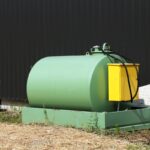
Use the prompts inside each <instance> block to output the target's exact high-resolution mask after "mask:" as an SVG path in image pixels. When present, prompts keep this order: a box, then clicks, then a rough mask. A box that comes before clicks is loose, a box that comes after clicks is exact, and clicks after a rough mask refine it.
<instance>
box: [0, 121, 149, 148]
mask: <svg viewBox="0 0 150 150" xmlns="http://www.w3.org/2000/svg"><path fill="white" fill-rule="evenodd" d="M129 135H130V134H129ZM129 135H126V136H127V137H126V138H124V137H121V135H120V136H119V137H118V136H113V135H104V134H100V135H97V134H95V133H88V132H86V131H81V130H78V129H73V128H65V127H60V126H42V125H22V124H6V123H1V124H0V149H1V150H59V149H60V150H80V149H81V150H96V149H106V150H116V149H117V150H123V149H141V148H142V149H148V148H150V147H146V148H144V147H143V145H141V147H140V146H137V144H135V143H136V142H137V143H141V142H145V144H147V145H148V144H149V143H148V142H149V135H150V131H147V132H146V134H145V133H144V136H143V137H141V136H140V135H138V134H136V137H135V136H134V135H133V136H134V138H133V136H129ZM146 136H148V137H146ZM144 138H145V139H144Z"/></svg>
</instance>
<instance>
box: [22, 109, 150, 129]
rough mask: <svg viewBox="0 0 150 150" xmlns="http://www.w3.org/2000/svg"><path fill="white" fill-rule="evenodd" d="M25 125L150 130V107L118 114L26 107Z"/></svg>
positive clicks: (24, 114)
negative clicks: (42, 124)
mask: <svg viewBox="0 0 150 150" xmlns="http://www.w3.org/2000/svg"><path fill="white" fill-rule="evenodd" d="M22 122H23V123H24V124H31V123H46V124H53V125H62V126H70V127H75V128H83V129H88V128H95V129H111V130H113V129H116V128H117V129H120V130H126V131H131V130H140V129H150V107H148V108H143V109H135V110H125V111H116V112H88V111H73V110H60V109H45V108H33V107H24V108H23V109H22Z"/></svg>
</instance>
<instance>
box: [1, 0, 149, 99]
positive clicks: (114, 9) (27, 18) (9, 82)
mask: <svg viewBox="0 0 150 150" xmlns="http://www.w3.org/2000/svg"><path fill="white" fill-rule="evenodd" d="M149 26H150V1H149V0H144V1H143V0H0V96H1V97H3V98H14V99H16V98H25V97H26V94H25V93H26V92H25V91H26V90H25V85H26V79H27V75H28V73H29V70H30V68H31V66H32V65H33V64H34V63H35V62H36V61H37V60H38V59H40V58H42V57H44V56H47V55H70V54H75V55H76V54H84V53H85V51H86V50H87V49H88V48H90V47H91V46H92V45H96V44H101V43H103V42H105V41H107V42H109V43H110V44H111V45H112V47H113V49H114V50H117V51H119V52H121V53H123V54H125V55H127V56H128V57H130V58H133V59H134V60H135V61H137V62H140V63H141V78H142V80H141V83H142V84H146V83H149V82H150V78H149V76H150V70H149V66H150V59H149V57H150V47H149V43H150V29H149Z"/></svg>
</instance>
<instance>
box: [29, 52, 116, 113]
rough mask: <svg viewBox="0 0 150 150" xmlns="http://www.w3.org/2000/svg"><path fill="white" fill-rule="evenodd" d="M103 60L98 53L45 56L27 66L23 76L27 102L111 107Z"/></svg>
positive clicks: (94, 108) (83, 107) (62, 106)
mask: <svg viewBox="0 0 150 150" xmlns="http://www.w3.org/2000/svg"><path fill="white" fill-rule="evenodd" d="M107 63H109V59H108V58H107V56H105V55H103V54H102V53H98V54H93V55H83V56H57V57H46V58H43V59H41V60H39V61H38V62H37V63H36V64H35V65H34V66H33V68H32V69H31V71H30V73H29V77H28V80H27V96H28V100H29V104H30V106H33V107H44V108H60V109H72V110H88V111H111V110H113V104H112V103H111V102H109V101H108V75H107V72H108V70H107Z"/></svg>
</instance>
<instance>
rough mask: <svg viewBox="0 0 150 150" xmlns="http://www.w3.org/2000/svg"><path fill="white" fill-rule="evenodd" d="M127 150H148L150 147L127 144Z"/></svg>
mask: <svg viewBox="0 0 150 150" xmlns="http://www.w3.org/2000/svg"><path fill="white" fill-rule="evenodd" d="M127 150H150V146H149V145H144V144H129V145H128V146H127Z"/></svg>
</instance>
